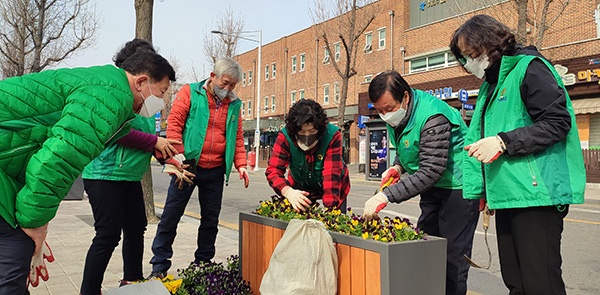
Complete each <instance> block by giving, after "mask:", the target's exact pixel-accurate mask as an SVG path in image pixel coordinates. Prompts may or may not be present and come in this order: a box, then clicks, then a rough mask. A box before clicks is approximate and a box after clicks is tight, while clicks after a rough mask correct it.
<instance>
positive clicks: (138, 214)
mask: <svg viewBox="0 0 600 295" xmlns="http://www.w3.org/2000/svg"><path fill="white" fill-rule="evenodd" d="M83 183H84V185H85V190H86V192H87V194H88V198H89V201H90V205H91V206H92V213H93V214H94V229H95V230H96V236H95V237H94V239H93V240H92V245H91V246H90V249H89V250H88V253H87V256H86V258H85V266H84V269H83V280H82V282H81V294H83V295H86V294H93V295H98V294H100V290H101V286H102V279H103V278H104V272H105V271H106V267H107V266H108V262H109V261H110V258H111V256H112V254H113V252H114V250H115V247H117V245H118V244H119V241H120V240H121V231H123V251H122V254H123V279H124V280H126V281H135V280H140V279H143V278H144V275H143V273H142V260H143V255H144V232H145V231H146V226H147V225H148V222H147V219H146V209H145V208H144V195H143V192H142V185H141V183H140V182H139V181H107V180H89V179H84V180H83Z"/></svg>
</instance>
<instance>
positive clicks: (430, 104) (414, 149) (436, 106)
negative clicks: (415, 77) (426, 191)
mask: <svg viewBox="0 0 600 295" xmlns="http://www.w3.org/2000/svg"><path fill="white" fill-rule="evenodd" d="M412 94H413V95H412V100H413V103H412V110H411V115H410V118H409V119H408V123H407V124H406V127H404V129H403V130H402V131H401V133H400V134H398V135H396V131H395V130H394V128H392V127H391V126H390V125H387V129H388V134H390V137H391V138H392V139H393V141H394V146H395V147H396V155H397V156H398V160H399V161H400V164H401V165H402V168H404V170H406V172H408V174H413V173H415V172H417V170H419V166H420V163H421V161H420V158H419V144H420V141H421V131H422V130H423V126H425V123H426V122H427V120H429V118H431V117H433V116H435V115H443V116H444V117H446V119H448V121H449V122H450V124H451V125H452V131H451V134H450V148H449V150H448V161H447V162H446V170H444V173H443V174H442V178H441V179H440V180H439V181H438V182H437V183H436V184H435V185H434V187H437V188H444V189H460V188H461V187H462V148H463V138H464V135H465V134H466V132H467V125H465V122H464V121H463V119H462V117H461V116H460V113H459V112H458V110H456V109H455V108H453V107H451V106H449V105H448V104H447V103H445V102H443V101H441V100H440V99H438V98H437V97H435V96H433V95H431V94H428V93H426V92H424V91H421V90H416V89H413V90H412Z"/></svg>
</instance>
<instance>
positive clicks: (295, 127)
mask: <svg viewBox="0 0 600 295" xmlns="http://www.w3.org/2000/svg"><path fill="white" fill-rule="evenodd" d="M306 123H313V125H314V127H315V129H317V130H318V131H319V136H321V135H322V134H323V133H324V132H325V128H326V127H327V123H329V119H328V118H327V114H326V113H325V111H324V110H323V107H321V105H320V104H319V103H318V102H316V101H314V100H312V99H301V100H299V101H298V102H297V103H295V104H294V105H293V106H292V107H291V108H290V111H289V112H288V114H287V116H286V117H285V128H286V129H287V132H288V135H289V136H290V137H291V138H293V139H295V138H296V136H297V135H298V132H299V131H300V130H302V125H303V124H306Z"/></svg>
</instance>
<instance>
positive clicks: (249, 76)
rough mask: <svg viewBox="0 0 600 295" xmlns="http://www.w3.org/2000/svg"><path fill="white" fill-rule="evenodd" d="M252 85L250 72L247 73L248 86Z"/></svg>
mask: <svg viewBox="0 0 600 295" xmlns="http://www.w3.org/2000/svg"><path fill="white" fill-rule="evenodd" d="M251 84H252V71H248V85H251Z"/></svg>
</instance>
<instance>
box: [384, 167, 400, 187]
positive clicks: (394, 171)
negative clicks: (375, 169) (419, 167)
mask: <svg viewBox="0 0 600 295" xmlns="http://www.w3.org/2000/svg"><path fill="white" fill-rule="evenodd" d="M390 178H393V179H394V180H392V182H391V183H390V184H388V185H392V184H395V183H397V182H398V180H400V166H398V165H394V166H392V167H390V168H388V169H387V170H385V171H384V172H383V173H382V174H381V185H382V186H383V185H384V184H385V183H387V182H388V181H389V180H390Z"/></svg>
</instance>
